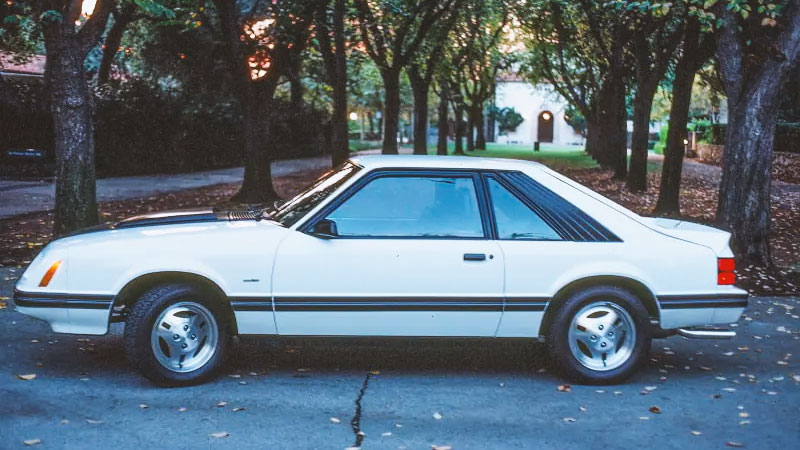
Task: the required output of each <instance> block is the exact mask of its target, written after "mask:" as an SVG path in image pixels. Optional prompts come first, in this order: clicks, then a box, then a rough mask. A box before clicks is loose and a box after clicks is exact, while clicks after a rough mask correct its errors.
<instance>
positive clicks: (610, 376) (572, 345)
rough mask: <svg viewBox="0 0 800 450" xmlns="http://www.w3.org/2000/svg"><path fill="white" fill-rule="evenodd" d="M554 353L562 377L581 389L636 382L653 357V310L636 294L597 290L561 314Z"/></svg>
mask: <svg viewBox="0 0 800 450" xmlns="http://www.w3.org/2000/svg"><path fill="white" fill-rule="evenodd" d="M555 314H556V315H555V317H554V318H553V322H552V323H551V326H550V333H549V336H547V341H548V347H549V348H550V352H551V354H552V356H553V359H554V361H555V363H556V364H557V366H558V367H559V368H560V369H561V371H562V372H563V373H564V374H565V375H566V376H567V377H569V378H570V379H573V380H576V381H578V382H581V383H589V384H608V383H617V382H620V381H623V380H625V379H626V378H628V377H630V376H631V375H632V374H633V373H634V372H635V371H636V370H637V368H638V367H639V366H640V365H641V364H642V363H643V362H644V360H645V359H646V358H647V355H648V353H649V351H650V341H651V336H650V323H649V316H648V313H647V310H646V309H645V308H644V306H643V305H642V303H641V301H640V300H639V299H638V298H637V297H636V296H635V295H633V294H631V293H630V292H628V291H626V290H624V289H620V288H617V287H611V286H602V287H592V288H588V289H585V290H582V291H579V292H577V293H575V294H573V295H572V296H571V297H569V298H568V299H567V300H566V301H565V302H564V303H563V304H562V305H561V307H560V308H559V310H558V311H556V312H555Z"/></svg>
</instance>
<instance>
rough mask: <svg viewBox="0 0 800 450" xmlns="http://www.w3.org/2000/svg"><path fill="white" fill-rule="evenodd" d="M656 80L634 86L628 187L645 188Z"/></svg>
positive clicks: (635, 189)
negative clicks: (651, 111) (651, 112)
mask: <svg viewBox="0 0 800 450" xmlns="http://www.w3.org/2000/svg"><path fill="white" fill-rule="evenodd" d="M657 81H658V80H651V82H649V83H648V82H640V83H638V86H637V87H636V97H635V98H634V102H633V103H634V104H633V136H632V137H631V167H630V172H628V183H627V184H628V189H630V190H632V191H635V192H641V191H645V190H647V142H648V140H649V137H650V110H651V109H652V108H653V96H654V95H655V93H656V88H657V87H658V84H657Z"/></svg>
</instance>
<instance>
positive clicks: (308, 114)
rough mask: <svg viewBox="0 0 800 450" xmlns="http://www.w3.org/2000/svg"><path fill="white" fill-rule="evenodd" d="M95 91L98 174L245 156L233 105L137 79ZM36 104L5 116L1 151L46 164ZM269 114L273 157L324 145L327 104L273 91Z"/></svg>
mask: <svg viewBox="0 0 800 450" xmlns="http://www.w3.org/2000/svg"><path fill="white" fill-rule="evenodd" d="M95 94H96V95H95V111H94V114H95V115H94V117H95V163H96V169H97V174H98V176H101V177H108V176H120V175H143V174H153V173H178V172H191V171H198V170H207V169H214V168H221V167H233V166H237V165H241V164H242V160H243V150H244V142H243V138H242V136H243V133H242V126H243V125H242V121H241V117H240V116H239V115H238V114H236V113H235V112H234V111H233V108H232V106H231V105H226V104H222V105H216V106H206V105H200V106H198V105H193V104H186V102H185V101H183V100H181V99H176V98H173V97H171V96H169V95H167V94H164V93H162V92H161V91H159V90H157V89H154V88H152V87H151V86H149V85H147V84H146V83H145V82H139V81H133V82H128V83H126V84H125V85H124V86H122V87H120V88H115V89H105V90H102V91H97V92H95ZM35 109H36V110H34V111H31V112H28V113H27V114H16V115H14V116H11V120H3V122H4V123H3V124H2V125H3V126H2V127H0V131H2V132H3V134H4V135H6V139H4V141H5V142H0V147H3V148H0V154H2V153H3V152H4V150H5V149H6V147H7V148H28V147H32V148H41V149H44V150H45V151H46V154H47V155H48V158H47V161H44V162H40V163H39V165H40V166H41V167H43V168H44V171H45V172H51V171H52V166H53V161H54V159H55V155H54V153H53V142H52V124H51V120H50V117H49V114H48V113H47V112H46V111H43V108H35ZM270 115H271V119H272V127H271V129H270V139H269V142H265V143H264V145H265V146H270V147H271V148H270V150H271V152H272V154H273V155H274V156H275V158H276V159H290V158H301V157H306V156H316V155H321V154H325V153H328V148H329V142H328V135H329V134H330V133H328V121H329V115H328V113H327V111H324V110H320V109H314V108H311V107H303V108H294V107H291V106H290V105H289V101H288V100H284V99H276V100H275V104H274V105H273V108H272V109H271V111H270ZM0 117H6V118H8V117H9V115H8V114H5V113H4V114H2V115H0ZM298 130H299V131H298ZM0 162H1V161H0ZM0 166H2V167H0V172H3V173H8V174H15V173H16V174H23V173H25V172H27V168H26V167H20V166H18V165H16V164H14V166H12V165H11V164H5V163H3V164H0ZM49 174H50V173H45V175H49Z"/></svg>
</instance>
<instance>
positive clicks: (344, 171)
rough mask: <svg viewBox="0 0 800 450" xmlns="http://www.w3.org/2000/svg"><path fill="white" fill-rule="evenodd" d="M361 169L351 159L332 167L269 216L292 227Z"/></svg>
mask: <svg viewBox="0 0 800 450" xmlns="http://www.w3.org/2000/svg"><path fill="white" fill-rule="evenodd" d="M359 169H360V167H359V166H357V165H355V164H353V163H351V162H349V161H347V162H345V163H344V164H342V165H340V166H339V167H337V168H335V169H332V170H331V171H330V172H327V173H325V174H324V175H322V176H321V177H320V178H319V179H318V180H317V181H316V182H315V183H314V184H312V185H311V187H309V188H308V189H306V190H305V191H303V192H301V193H299V194H297V195H296V196H295V197H294V198H292V199H290V200H289V201H287V202H286V203H284V204H283V205H281V206H280V207H279V208H278V209H277V210H276V211H275V212H273V213H272V214H271V215H270V216H269V218H270V219H272V220H274V221H276V222H280V224H281V225H283V226H285V227H287V228H288V227H291V226H292V225H294V224H295V223H296V222H297V221H298V220H300V219H301V218H302V217H303V216H305V215H306V214H307V213H308V212H309V211H311V210H312V209H314V208H315V207H316V206H317V205H319V204H320V203H321V202H322V201H323V200H325V199H326V198H327V197H328V196H329V195H330V194H331V193H333V192H334V191H335V190H337V189H338V188H339V186H341V185H342V184H344V182H345V181H347V180H349V179H350V178H351V177H352V176H353V175H355V173H356V172H358V170H359Z"/></svg>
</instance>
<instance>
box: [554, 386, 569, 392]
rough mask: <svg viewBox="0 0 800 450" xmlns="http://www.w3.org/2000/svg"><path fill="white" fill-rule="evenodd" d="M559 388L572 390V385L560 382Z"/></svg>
mask: <svg viewBox="0 0 800 450" xmlns="http://www.w3.org/2000/svg"><path fill="white" fill-rule="evenodd" d="M557 389H558V392H570V391H572V386H570V385H568V384H559V385H558V388H557Z"/></svg>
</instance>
